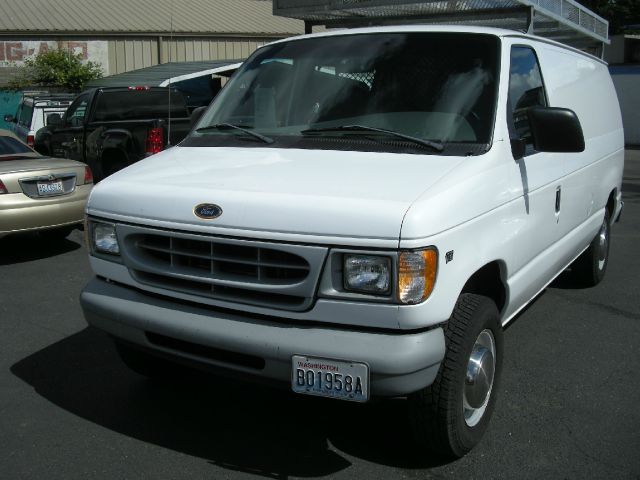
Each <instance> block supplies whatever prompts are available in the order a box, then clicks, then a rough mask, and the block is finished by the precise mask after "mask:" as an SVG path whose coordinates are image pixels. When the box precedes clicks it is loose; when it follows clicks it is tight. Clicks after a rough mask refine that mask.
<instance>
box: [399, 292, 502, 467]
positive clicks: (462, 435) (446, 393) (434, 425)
mask: <svg viewBox="0 0 640 480" xmlns="http://www.w3.org/2000/svg"><path fill="white" fill-rule="evenodd" d="M444 328H445V341H446V353H445V357H444V359H443V361H442V363H441V364H440V370H439V371H438V375H437V377H436V379H435V381H434V382H433V384H432V385H431V386H429V387H426V388H424V389H422V390H419V391H418V392H416V393H414V394H412V395H410V396H409V399H408V400H409V420H410V422H411V426H412V429H413V431H414V434H415V436H416V440H417V442H418V444H419V446H420V447H423V448H427V449H429V450H432V451H437V452H439V453H442V454H444V455H446V456H449V457H458V458H459V457H462V456H464V455H465V454H466V453H468V452H469V451H470V450H471V449H472V448H473V447H474V446H475V445H476V444H477V443H478V442H479V441H480V439H481V438H482V435H483V434H484V432H485V430H486V429H487V426H488V424H489V420H490V418H491V414H492V412H493V409H494V406H495V400H496V392H497V387H498V382H499V378H500V372H501V371H502V345H503V341H502V326H501V325H500V322H499V320H498V309H497V308H496V305H495V303H494V302H493V301H492V300H491V299H489V298H487V297H483V296H481V295H475V294H462V295H461V296H460V298H459V299H458V302H457V303H456V306H455V309H454V311H453V314H452V315H451V318H450V319H449V321H448V322H447V324H446V326H445V327H444Z"/></svg>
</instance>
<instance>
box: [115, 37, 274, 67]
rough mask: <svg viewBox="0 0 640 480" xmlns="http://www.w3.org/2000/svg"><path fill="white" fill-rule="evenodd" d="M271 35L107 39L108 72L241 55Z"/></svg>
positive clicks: (248, 52)
mask: <svg viewBox="0 0 640 480" xmlns="http://www.w3.org/2000/svg"><path fill="white" fill-rule="evenodd" d="M271 40H273V39H268V38H260V39H247V38H215V37H195V38H188V37H178V38H170V37H160V38H158V37H156V38H135V37H134V38H118V39H112V40H109V72H108V74H109V75H113V74H116V73H123V72H128V71H129V70H136V69H138V68H144V67H150V66H152V65H157V64H158V63H167V62H188V61H200V60H226V59H242V58H246V57H248V56H249V55H250V54H251V53H252V52H253V51H254V50H255V49H256V48H258V47H259V46H261V45H264V44H265V43H267V42H269V41H271Z"/></svg>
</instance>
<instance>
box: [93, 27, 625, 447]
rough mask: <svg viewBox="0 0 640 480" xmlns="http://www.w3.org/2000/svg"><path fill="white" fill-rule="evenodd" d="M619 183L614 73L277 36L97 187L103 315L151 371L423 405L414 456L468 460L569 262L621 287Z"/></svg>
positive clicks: (580, 56) (486, 40) (485, 38)
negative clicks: (166, 141)
mask: <svg viewBox="0 0 640 480" xmlns="http://www.w3.org/2000/svg"><path fill="white" fill-rule="evenodd" d="M199 113H202V112H198V113H196V116H197V115H198V114H199ZM622 169H623V131H622V123H621V119H620V111H619V107H618V101H617V98H616V94H615V91H614V89H613V85H612V82H611V78H610V76H609V73H608V71H607V67H606V65H605V64H604V63H603V62H601V61H600V60H599V59H597V58H594V57H591V56H589V55H586V54H584V53H582V52H580V51H577V50H573V49H571V48H568V47H565V46H563V45H561V44H558V43H555V42H552V41H548V40H545V39H542V38H536V37H533V36H528V35H525V34H521V33H517V32H514V31H508V30H498V29H491V28H480V27H478V28H475V27H462V26H455V27H453V26H452V27H448V26H407V27H380V28H365V29H353V30H346V31H334V32H328V33H321V34H314V35H308V36H302V37H297V38H293V39H287V40H283V41H279V42H276V43H272V44H270V45H267V46H264V47H262V48H260V49H258V50H257V51H256V52H255V53H254V54H253V55H252V56H251V57H250V58H249V59H248V60H247V61H246V63H245V64H244V65H243V66H242V67H241V68H240V70H239V71H238V72H237V73H236V75H235V76H234V77H233V78H232V79H231V80H230V82H229V83H228V84H227V85H226V87H225V88H224V89H223V90H222V92H221V93H220V94H219V96H218V97H217V98H216V100H215V101H214V102H213V103H212V105H211V106H210V107H209V108H208V109H207V110H206V112H204V114H203V115H202V117H200V118H199V120H197V124H196V126H195V128H194V129H193V131H192V132H191V134H190V135H189V136H188V137H187V138H186V139H185V140H184V141H183V142H182V143H181V144H180V145H178V146H176V147H174V148H172V149H170V150H168V151H165V152H162V153H160V154H158V155H155V156H154V157H153V158H150V159H148V160H143V161H141V162H139V163H137V164H135V165H132V166H131V167H129V168H127V169H125V170H123V171H121V172H118V173H117V174H115V175H113V176H111V177H109V178H108V179H106V180H105V181H103V182H101V183H100V184H99V185H98V186H97V187H95V188H94V190H93V193H92V195H91V198H90V200H89V203H88V207H87V215H88V217H87V221H88V225H87V232H88V237H89V239H90V240H89V242H90V255H91V257H90V258H91V265H92V268H93V270H94V271H95V274H96V277H95V278H94V279H93V280H91V281H90V283H89V284H88V285H87V286H86V288H85V290H84V291H83V293H82V296H81V302H82V306H83V309H84V314H85V317H86V319H87V321H88V322H89V324H91V325H94V326H95V327H98V328H100V329H102V330H104V331H106V332H108V333H109V334H110V335H112V336H113V337H114V338H115V340H116V344H117V346H118V349H119V352H120V354H121V357H122V358H123V360H124V361H125V363H127V364H128V365H129V366H130V367H131V368H133V369H134V370H136V371H138V372H140V373H142V374H145V375H150V376H156V375H166V374H168V373H169V372H170V371H171V368H170V367H171V365H172V363H171V362H179V363H185V362H188V363H193V364H195V365H200V366H203V365H206V366H208V367H209V368H211V369H213V370H219V371H223V372H225V373H227V374H229V373H231V374H235V375H238V376H242V377H243V378H246V379H248V380H251V379H260V378H262V379H270V380H274V381H276V382H280V383H285V384H287V385H288V388H291V389H293V391H294V392H297V393H299V394H308V395H317V396H322V397H328V398H334V399H341V400H352V401H357V402H366V401H368V400H370V399H371V398H372V397H375V396H406V397H407V398H408V402H409V406H410V412H411V417H410V419H411V422H412V425H413V427H414V430H415V432H416V438H417V440H418V441H419V442H420V443H421V444H425V445H428V446H430V447H432V448H436V449H438V450H441V451H443V452H445V453H447V454H450V455H454V456H461V455H464V454H465V453H466V452H468V451H469V450H470V449H471V448H472V447H473V446H474V445H475V444H476V443H477V442H478V441H479V440H480V438H481V436H482V434H483V432H484V431H485V429H486V428H487V424H488V422H489V418H490V416H491V412H492V410H493V408H494V405H495V399H496V390H497V387H498V383H499V378H500V370H501V365H502V355H503V349H502V346H503V341H502V339H503V327H504V326H505V325H506V324H507V323H508V322H509V321H511V320H512V319H513V318H514V317H515V316H516V315H517V313H518V312H519V311H520V310H522V309H523V308H524V307H525V306H526V305H527V304H528V303H529V302H530V301H531V300H532V299H533V298H535V297H536V295H537V294H538V293H539V292H540V291H541V290H543V289H544V288H545V287H546V286H547V285H548V284H549V283H550V282H551V281H552V280H553V279H554V278H555V277H556V276H557V275H558V274H560V273H561V272H562V271H563V270H565V269H566V268H567V267H568V266H571V270H572V274H573V276H574V278H575V279H576V281H578V282H580V283H582V284H584V285H595V284H597V283H598V282H599V281H600V280H601V279H602V278H603V275H604V273H605V270H606V267H607V260H608V255H609V239H610V235H609V231H610V227H611V224H612V223H613V221H614V219H617V218H618V216H619V214H620V211H621V208H622V202H621V192H620V188H621V178H622Z"/></svg>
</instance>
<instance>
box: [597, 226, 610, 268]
mask: <svg viewBox="0 0 640 480" xmlns="http://www.w3.org/2000/svg"><path fill="white" fill-rule="evenodd" d="M608 227H609V226H608V225H607V219H606V218H605V220H604V222H602V226H601V227H600V232H599V233H598V270H602V269H603V268H604V264H605V263H607V248H608V245H609V228H608Z"/></svg>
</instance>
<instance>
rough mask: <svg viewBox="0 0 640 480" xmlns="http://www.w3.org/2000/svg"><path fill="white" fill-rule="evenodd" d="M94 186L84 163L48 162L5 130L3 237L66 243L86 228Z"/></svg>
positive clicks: (1, 139)
mask: <svg viewBox="0 0 640 480" xmlns="http://www.w3.org/2000/svg"><path fill="white" fill-rule="evenodd" d="M92 186H93V177H92V175H91V169H90V168H89V167H87V166H86V165H84V164H83V163H80V162H75V161H73V160H61V159H57V158H48V157H43V156H42V155H40V154H39V153H37V152H36V151H34V150H33V149H31V148H30V147H29V146H28V145H26V144H25V143H23V142H22V141H20V139H19V138H18V137H16V135H14V134H13V133H12V132H9V131H8V130H0V237H3V236H5V235H8V234H10V233H18V232H26V231H39V232H41V233H42V234H43V235H45V236H47V237H49V238H64V237H66V236H67V235H69V233H70V232H71V231H72V230H73V229H74V228H77V227H78V226H79V225H81V224H82V221H83V219H84V208H85V205H86V203H87V197H88V196H89V192H90V191H91V187H92Z"/></svg>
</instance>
